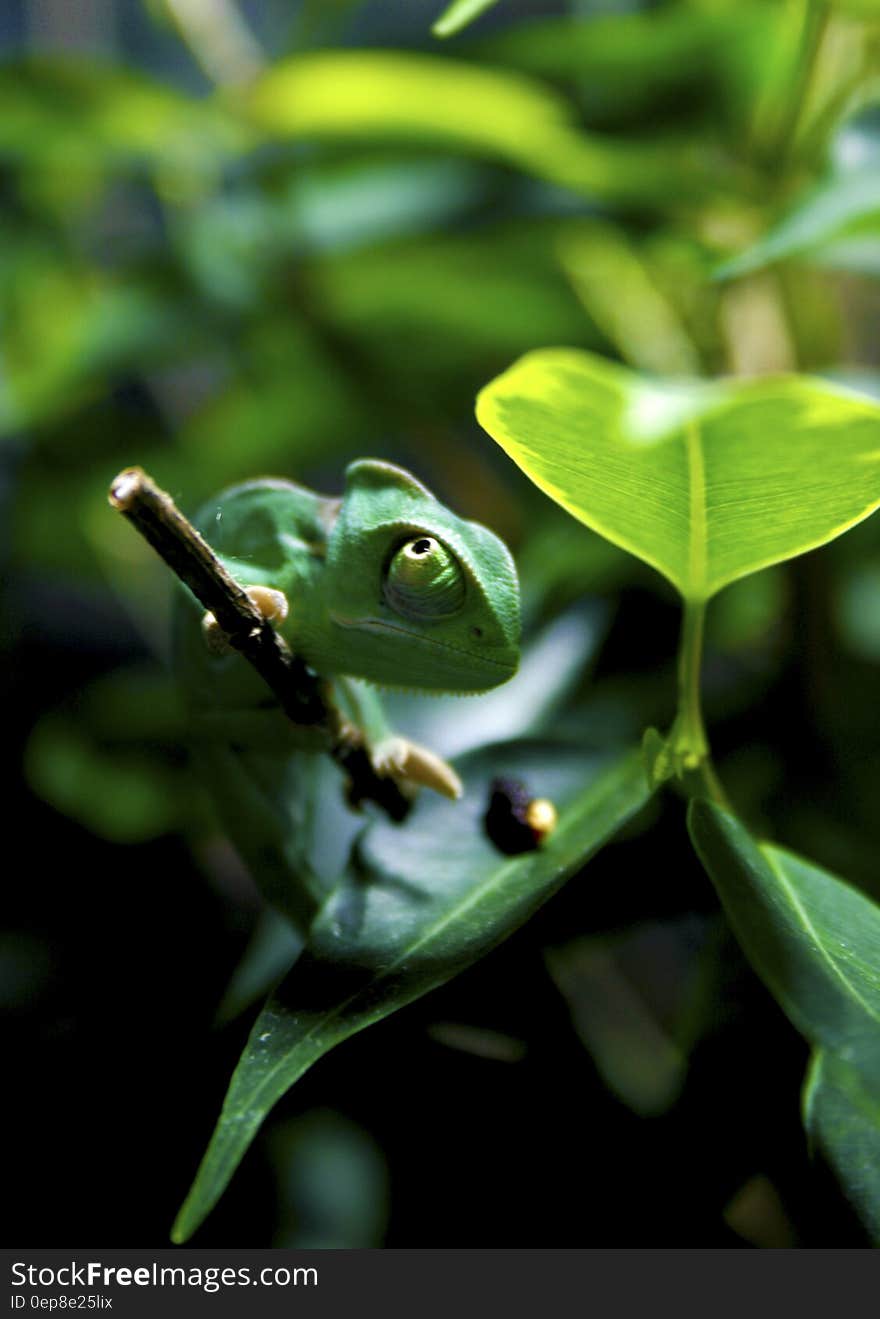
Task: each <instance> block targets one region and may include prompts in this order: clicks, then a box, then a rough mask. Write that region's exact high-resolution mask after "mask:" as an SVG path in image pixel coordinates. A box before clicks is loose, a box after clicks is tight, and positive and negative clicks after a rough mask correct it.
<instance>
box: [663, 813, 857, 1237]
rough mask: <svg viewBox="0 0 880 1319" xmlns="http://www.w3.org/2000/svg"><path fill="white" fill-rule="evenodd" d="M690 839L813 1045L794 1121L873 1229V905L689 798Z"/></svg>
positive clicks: (758, 962) (745, 942)
mask: <svg viewBox="0 0 880 1319" xmlns="http://www.w3.org/2000/svg"><path fill="white" fill-rule="evenodd" d="M688 823H689V827H690V831H691V837H692V838H693V841H694V845H695V847H696V849H697V851H698V853H699V855H700V858H701V860H702V861H703V864H704V865H705V867H706V869H707V870H708V872H709V874H710V875H711V877H712V880H713V881H714V883H715V886H716V888H717V889H718V892H719V894H720V897H721V901H722V903H723V904H724V908H725V910H726V912H727V915H728V917H729V919H730V923H731V925H732V927H733V930H734V932H735V934H736V936H737V938H738V939H739V941H740V943H741V944H742V946H743V948H744V949H745V952H746V954H747V956H748V957H749V959H750V961H751V962H752V965H753V966H754V967H755V970H756V971H757V972H758V974H759V975H760V976H761V978H762V979H763V980H764V981H765V983H766V984H767V986H768V988H769V989H770V991H771V992H772V994H773V995H774V997H775V998H776V999H777V1000H778V1002H779V1003H780V1005H781V1006H782V1008H783V1009H784V1011H785V1013H786V1015H787V1016H788V1017H789V1018H790V1020H791V1021H792V1022H793V1023H794V1025H795V1026H797V1028H798V1029H799V1030H800V1031H801V1032H802V1033H803V1034H804V1035H806V1036H807V1038H808V1039H809V1040H810V1041H811V1042H812V1043H813V1044H814V1045H815V1046H816V1047H817V1048H818V1049H819V1051H820V1056H819V1058H818V1060H817V1061H816V1062H815V1063H814V1066H813V1070H812V1072H811V1075H810V1078H809V1081H808V1084H807V1089H806V1094H805V1109H804V1111H805V1121H806V1123H807V1126H808V1129H809V1131H810V1133H811V1135H812V1136H813V1138H814V1140H815V1142H816V1143H817V1144H818V1145H820V1146H821V1148H822V1149H823V1150H824V1152H825V1154H826V1155H827V1157H828V1158H829V1160H830V1161H831V1163H832V1164H833V1166H834V1167H835V1168H836V1170H837V1173H838V1175H839V1177H840V1181H841V1183H842V1185H843V1186H844V1188H845V1189H846V1191H847V1192H848V1194H849V1195H850V1198H851V1199H852V1201H853V1203H854V1205H855V1207H856V1209H857V1210H858V1211H859V1213H860V1215H861V1216H862V1218H863V1220H864V1222H865V1224H866V1226H867V1227H868V1228H869V1230H870V1231H871V1232H872V1233H873V1234H874V1235H875V1236H878V1238H880V908H878V907H877V906H876V905H875V904H874V903H873V902H871V901H870V900H869V899H868V898H866V897H865V896H864V895H863V894H862V893H859V892H858V891H857V890H856V889H854V888H851V887H850V886H849V885H848V884H846V883H844V882H843V880H840V879H838V878H837V877H836V876H835V875H832V874H829V872H828V871H826V870H821V869H820V868H819V867H818V866H815V865H813V864H812V863H810V862H809V861H805V860H803V859H802V858H801V857H798V856H795V855H794V854H793V853H791V852H787V851H784V850H783V849H782V848H779V847H772V846H770V845H769V844H763V845H759V844H758V843H757V842H755V840H754V839H753V838H752V837H751V835H750V834H749V832H748V830H747V829H745V827H744V826H743V825H742V824H740V823H739V821H738V820H736V819H735V818H734V817H733V816H732V815H729V814H728V813H727V812H726V811H723V810H721V809H719V807H717V806H714V805H712V804H711V803H708V802H702V801H695V802H693V803H692V804H691V807H690V813H689V820H688Z"/></svg>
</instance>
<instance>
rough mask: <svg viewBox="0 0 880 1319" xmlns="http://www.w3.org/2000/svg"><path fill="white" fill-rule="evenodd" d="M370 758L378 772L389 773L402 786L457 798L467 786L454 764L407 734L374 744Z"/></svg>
mask: <svg viewBox="0 0 880 1319" xmlns="http://www.w3.org/2000/svg"><path fill="white" fill-rule="evenodd" d="M370 759H371V760H372V763H373V768H374V769H375V771H376V773H377V774H381V775H383V776H384V775H390V776H391V777H392V778H394V779H395V780H396V781H397V783H398V784H399V785H400V786H401V787H404V788H405V787H407V786H408V785H412V786H414V787H424V788H432V789H433V790H434V792H439V793H440V794H441V795H442V796H444V797H451V798H452V799H453V801H457V800H458V798H459V797H460V796H461V794H462V792H463V791H464V789H463V788H462V784H461V779H460V778H459V777H458V775H457V774H456V772H455V770H454V769H453V768H452V766H451V765H448V764H447V763H446V761H445V760H443V759H442V758H441V757H440V756H438V755H436V754H435V753H434V752H433V751H429V750H428V748H427V747H423V746H420V745H419V744H418V742H410V740H409V739H408V738H406V737H388V738H386V739H385V740H384V741H383V742H380V743H379V744H378V746H376V747H374V748H373V751H372V754H371V757H370Z"/></svg>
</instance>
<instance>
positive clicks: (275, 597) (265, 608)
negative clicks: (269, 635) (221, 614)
mask: <svg viewBox="0 0 880 1319" xmlns="http://www.w3.org/2000/svg"><path fill="white" fill-rule="evenodd" d="M245 592H246V594H247V595H248V596H250V599H251V601H252V602H253V603H254V604H255V605H256V607H257V609H259V611H260V613H261V614H262V615H263V618H265V619H268V620H270V621H271V622H273V623H283V622H284V620H285V618H286V617H287V612H288V609H289V607H290V606H289V605H288V603H287V596H286V595H285V594H284V592H283V591H276V590H275V589H274V588H273V587H271V586H247V587H245ZM202 637H203V638H204V642H205V645H206V646H207V647H208V650H210V652H211V654H212V655H229V654H230V653H231V651H232V646H230V644H229V641H228V640H227V637H226V633H225V632H224V631H223V629H222V627H221V626H220V624H219V623H218V622H217V620H216V618H215V617H214V615H213V614H212V613H211V612H210V611H209V612H208V613H206V614H204V615H203V617H202Z"/></svg>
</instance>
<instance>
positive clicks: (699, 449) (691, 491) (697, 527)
mask: <svg viewBox="0 0 880 1319" xmlns="http://www.w3.org/2000/svg"><path fill="white" fill-rule="evenodd" d="M684 442H685V447H686V449H687V470H688V577H689V583H688V586H689V589H688V596H689V598H690V599H702V598H703V597H704V596H705V594H706V566H707V553H706V551H707V537H708V524H707V521H706V465H705V462H704V458H703V442H702V439H701V436H700V429H699V426H698V425H697V423H696V421H691V422H689V423H688V425H687V426H686V427H685V433H684Z"/></svg>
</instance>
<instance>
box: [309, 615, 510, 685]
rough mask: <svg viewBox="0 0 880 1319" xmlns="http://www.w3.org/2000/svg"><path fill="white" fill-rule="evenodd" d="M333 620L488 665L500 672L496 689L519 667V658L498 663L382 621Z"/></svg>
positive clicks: (475, 651) (479, 652)
mask: <svg viewBox="0 0 880 1319" xmlns="http://www.w3.org/2000/svg"><path fill="white" fill-rule="evenodd" d="M330 617H331V619H332V620H333V622H334V623H336V624H338V626H339V627H341V628H346V629H348V630H352V631H357V632H372V633H373V634H374V635H377V636H399V637H406V638H407V640H408V641H415V642H418V643H419V644H420V645H422V646H424V647H427V648H430V649H431V650H435V649H439V650H444V651H447V652H449V653H450V654H451V655H461V656H463V657H464V658H465V659H466V660H467V661H468V663H469V664H470V665H472V666H478V667H482V666H483V665H485V666H486V668H487V669H488V670H495V671H497V673H498V677H497V679H496V680H495V685H498V684H500V683H502V682H504V681H505V679H507V678H510V677H512V676H513V674H514V673H516V670H517V667H518V664H517V659H516V658H514V659H506V658H505V659H498V658H496V657H494V656H492V655H487V654H486V653H485V651H483V650H479V649H476V648H474V649H469V648H468V647H467V646H457V645H456V644H455V643H454V642H452V641H440V640H439V638H437V637H426V636H425V635H424V633H421V632H412V631H410V629H409V628H406V627H399V626H398V625H397V624H395V623H388V622H386V620H385V619H382V618H369V617H366V618H346V617H345V616H344V615H343V614H337V613H333V612H331V614H330Z"/></svg>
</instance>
